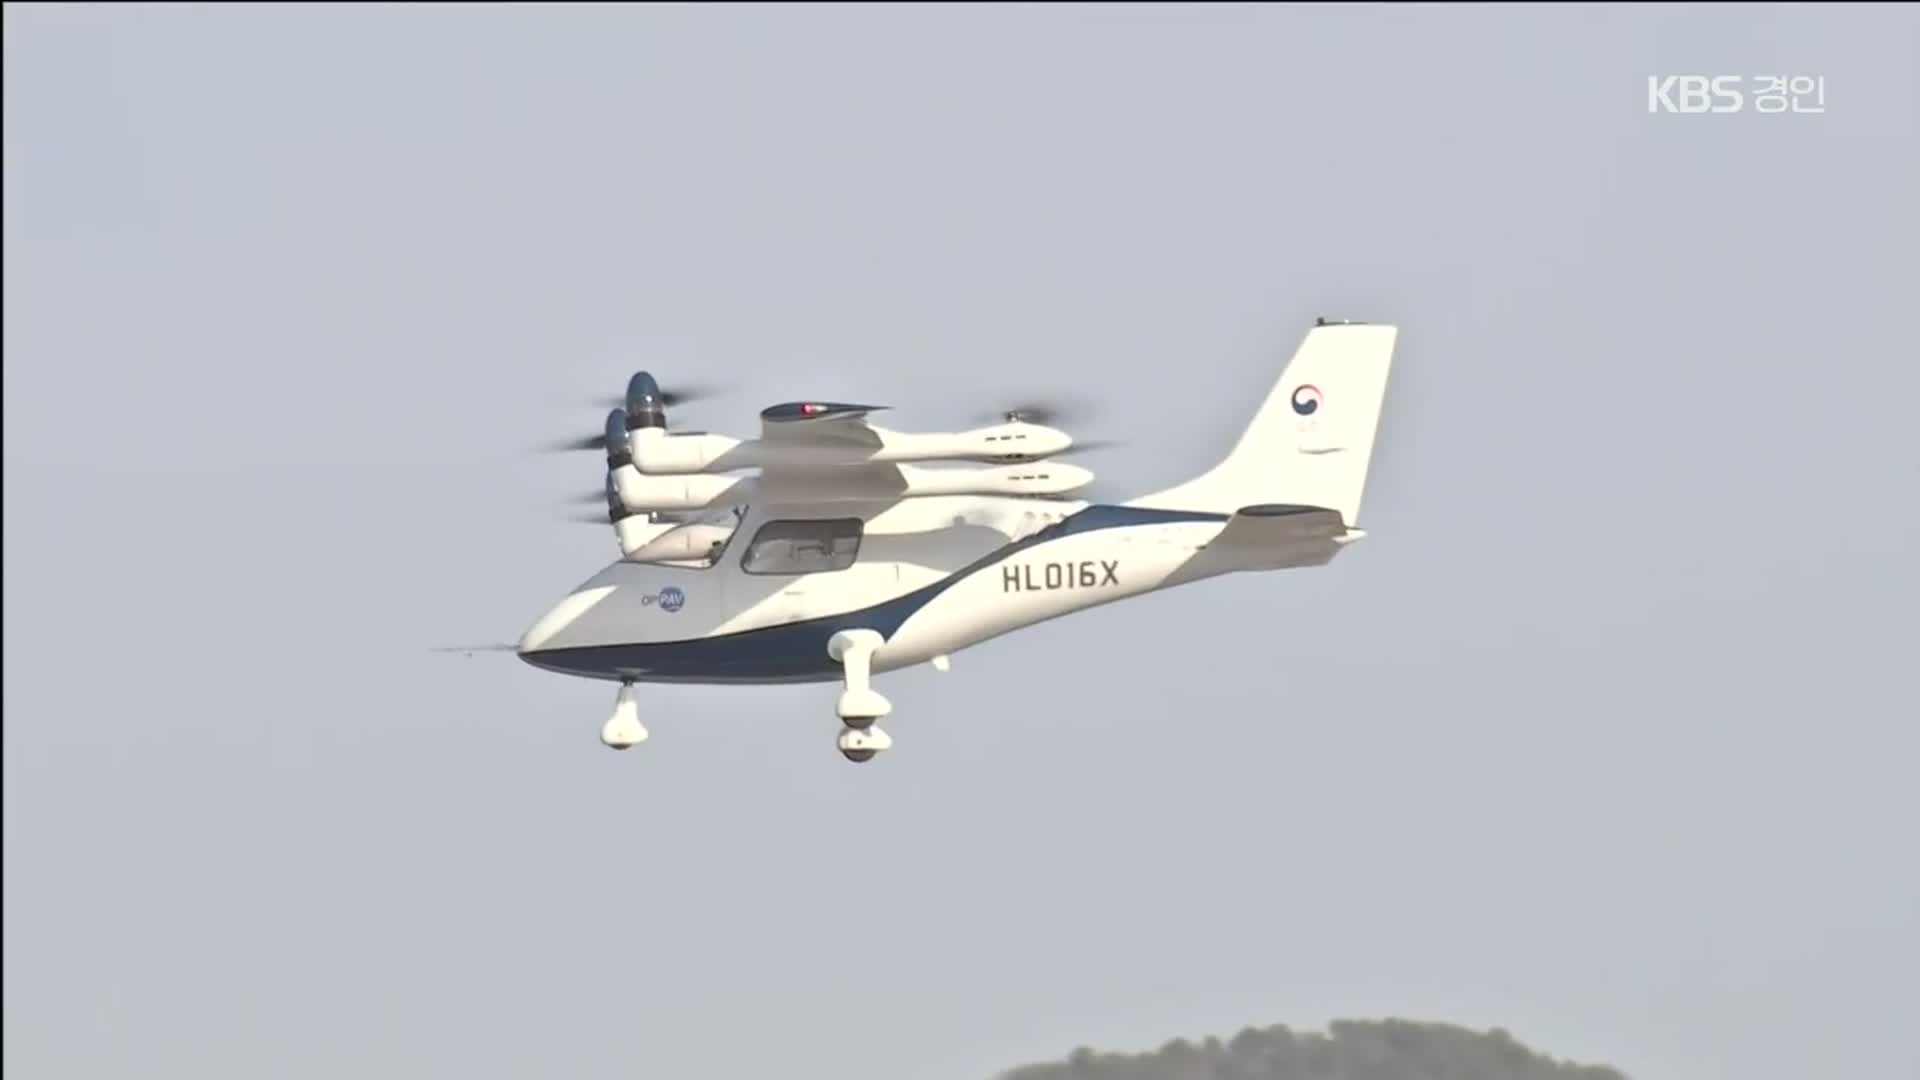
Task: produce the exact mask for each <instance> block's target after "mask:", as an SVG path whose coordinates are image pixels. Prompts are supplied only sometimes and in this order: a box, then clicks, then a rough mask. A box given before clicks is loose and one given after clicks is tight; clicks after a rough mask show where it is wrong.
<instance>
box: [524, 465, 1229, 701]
mask: <svg viewBox="0 0 1920 1080" xmlns="http://www.w3.org/2000/svg"><path fill="white" fill-rule="evenodd" d="M1225 521H1226V515H1224V514H1219V513H1209V512H1188V511H1180V510H1148V509H1139V508H1135V507H1127V506H1105V505H1092V504H1087V503H1062V502H1052V501H1044V500H1034V499H1017V498H997V497H984V496H944V497H930V498H911V499H904V500H898V501H881V502H874V503H866V504H862V503H838V504H834V505H832V506H831V507H825V506H821V505H819V504H808V505H806V506H804V507H803V506H794V507H782V506H779V505H772V506H756V507H752V508H750V509H748V510H747V511H746V513H745V515H744V517H743V518H742V519H741V521H740V524H739V527H738V528H737V529H736V530H734V532H733V535H732V536H731V537H730V538H729V539H728V541H727V543H726V545H725V546H724V547H723V548H722V549H721V550H720V552H719V554H718V556H717V558H715V559H714V560H713V561H712V563H711V564H710V565H704V566H694V565H687V564H684V563H682V564H674V565H665V564H660V563H649V562H637V561H632V560H622V561H620V562H616V563H613V564H612V565H610V566H608V567H606V568H605V569H604V570H602V571H601V572H600V573H598V574H596V575H594V577H592V578H591V579H589V580H588V581H587V582H585V583H584V584H582V585H581V586H580V587H579V588H578V589H576V590H575V591H574V592H573V593H572V594H571V595H569V596H568V597H567V598H566V599H564V600H562V601H561V602H560V603H559V604H558V605H556V606H555V607H554V608H553V610H552V611H550V612H548V613H547V614H546V615H545V616H544V617H542V618H541V619H540V620H539V621H538V622H537V623H536V624H535V625H534V626H533V628H532V629H530V630H529V631H528V632H527V634H526V636H525V638H524V639H523V640H522V641H521V644H520V654H521V656H522V657H523V658H525V659H526V660H527V661H528V662H529V663H532V664H535V665H536V666H539V667H542V668H546V669H549V670H554V671H560V672H565V673H568V674H573V675H580V676H584V677H590V678H602V679H615V680H621V681H630V682H702V683H773V682H811V681H826V680H833V679H837V678H839V677H840V666H839V664H838V663H836V662H835V660H834V659H833V658H832V657H831V656H830V655H829V653H828V648H827V642H828V641H829V639H830V638H832V636H833V635H834V634H835V633H836V632H839V631H842V630H853V629H870V630H874V631H876V632H878V633H879V634H880V635H881V636H882V637H883V638H884V639H885V644H884V645H883V646H881V648H880V649H879V650H878V652H876V653H875V655H874V657H873V669H874V670H875V671H889V670H895V669H898V668H902V667H906V666H909V665H913V664H918V663H924V662H926V661H928V660H931V659H933V658H934V657H937V656H944V655H947V654H951V653H954V652H958V651H960V650H961V649H964V648H967V647H968V646H971V645H975V644H978V643H980V642H982V641H985V640H987V639H989V638H992V637H995V636H997V635H1000V634H1004V633H1006V632H1008V631H1010V630H1015V629H1018V628H1020V627H1023V626H1031V625H1033V624H1035V623H1039V622H1044V621H1046V620H1048V619H1053V618H1057V617H1059V616H1061V615H1066V614H1069V613H1071V612H1075V611H1080V610H1083V609H1085V608H1089V607H1094V606H1096V605H1099V604H1104V603H1110V602H1112V601H1114V600H1121V599H1125V598H1127V597H1130V596H1138V595H1140V594H1141V593H1145V592H1149V591H1152V590H1154V589H1159V588H1164V587H1167V586H1169V585H1175V584H1181V583H1184V582H1188V581H1194V580H1199V579H1200V578H1204V577H1210V576H1213V575H1215V574H1219V573H1224V572H1227V571H1230V570H1233V569H1237V568H1239V567H1238V566H1237V565H1236V564H1235V561H1234V560H1233V559H1232V558H1231V557H1230V556H1228V555H1225V554H1217V555H1213V556H1209V555H1208V554H1207V552H1206V550H1205V549H1206V545H1207V544H1208V542H1209V541H1210V540H1212V539H1213V538H1214V537H1215V536H1217V535H1219V533H1220V531H1221V529H1222V527H1223V525H1224V523H1225ZM795 523H799V524H800V525H801V526H807V525H808V523H815V524H818V525H819V526H820V529H821V530H822V535H823V536H826V532H825V530H839V532H838V534H837V538H835V537H828V538H827V539H826V541H824V544H825V546H829V547H831V546H834V545H838V546H837V547H835V548H834V550H835V553H836V555H835V556H834V557H829V556H826V555H822V554H820V552H819V551H818V550H815V548H814V546H813V545H814V541H813V539H812V538H811V537H807V536H802V537H801V539H800V540H799V541H798V543H797V544H792V545H789V544H785V543H773V542H766V541H763V540H762V538H764V537H767V536H770V535H778V534H783V533H787V532H793V531H795V530H794V527H795ZM763 530H764V531H763ZM803 531H804V530H803ZM849 538H850V543H849ZM756 541H761V542H760V543H758V544H756ZM776 547H777V548H778V549H779V554H778V555H771V554H769V553H770V551H772V550H773V549H774V548H776ZM850 549H851V550H850ZM834 558H837V561H833V559H834ZM782 559H785V560H786V561H784V562H783V561H781V560H782ZM823 559H826V560H828V561H827V562H825V563H823V562H822V560H823ZM842 563H844V564H845V565H841V564H842Z"/></svg>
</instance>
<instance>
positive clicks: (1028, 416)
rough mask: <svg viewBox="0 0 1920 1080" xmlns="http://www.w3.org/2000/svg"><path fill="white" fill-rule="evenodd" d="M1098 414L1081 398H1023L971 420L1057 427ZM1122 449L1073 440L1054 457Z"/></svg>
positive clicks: (1113, 443) (1111, 443) (1115, 442)
mask: <svg viewBox="0 0 1920 1080" xmlns="http://www.w3.org/2000/svg"><path fill="white" fill-rule="evenodd" d="M1098 412H1099V409H1098V408H1097V407H1096V406H1094V405H1093V404H1092V403H1090V402H1088V401H1087V400H1085V399H1083V398H1051V397H1043V398H1022V399H1017V400H1016V401H1015V402H1014V403H1012V404H1010V405H1008V406H1006V407H1005V408H1002V409H1000V410H998V411H995V412H991V413H976V414H974V417H973V419H974V421H975V422H976V423H982V424H1015V423H1022V424H1040V425H1043V426H1045V427H1058V426H1060V425H1062V424H1074V423H1076V422H1079V421H1081V420H1085V419H1088V418H1090V417H1092V416H1094V415H1095V414H1096V413H1098ZM1069 434H1071V433H1070V432H1069ZM1125 445H1126V443H1125V442H1124V441H1122V440H1119V439H1075V440H1074V441H1073V445H1072V446H1070V447H1068V448H1067V449H1065V450H1063V451H1061V452H1060V453H1058V454H1056V455H1054V456H1055V457H1072V456H1074V455H1076V454H1086V453H1094V452H1097V451H1100V450H1112V449H1115V448H1116V447H1121V446H1125Z"/></svg>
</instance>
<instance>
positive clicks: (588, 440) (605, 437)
mask: <svg viewBox="0 0 1920 1080" xmlns="http://www.w3.org/2000/svg"><path fill="white" fill-rule="evenodd" d="M725 392H726V391H725V389H724V388H723V387H721V386H719V385H717V384H715V383H704V382H703V383H694V384H691V385H686V386H675V387H672V388H663V387H662V386H661V385H660V383H659V380H657V379H655V378H654V377H653V376H652V375H651V374H650V373H648V372H645V371H636V372H634V374H633V378H631V379H628V380H627V392H626V393H625V394H623V395H621V396H620V397H610V396H609V397H602V398H598V399H596V400H595V404H598V405H599V406H600V407H602V408H605V409H608V410H610V411H609V412H608V414H607V421H606V424H605V426H604V427H603V428H602V430H601V432H600V434H598V435H582V436H579V437H577V438H569V439H563V440H561V441H559V442H553V443H547V444H546V445H544V446H543V447H542V448H541V449H543V450H545V451H547V452H548V453H562V454H564V453H574V452H578V451H585V450H599V451H606V450H607V449H608V447H609V446H613V447H617V448H619V451H620V452H618V453H612V454H609V455H608V457H609V464H613V465H623V464H625V463H626V462H625V461H619V460H613V459H615V458H618V457H621V456H623V453H624V450H625V444H624V441H623V440H624V438H625V433H626V432H628V431H632V430H635V429H637V428H643V427H656V428H665V427H666V426H667V415H666V411H667V410H668V409H670V408H675V407H677V406H680V405H684V404H686V403H688V402H692V401H704V400H706V399H708V398H711V397H717V396H719V395H720V394H722V393H725ZM677 434H681V435H704V434H706V432H703V431H681V432H677Z"/></svg>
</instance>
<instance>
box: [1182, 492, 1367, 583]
mask: <svg viewBox="0 0 1920 1080" xmlns="http://www.w3.org/2000/svg"><path fill="white" fill-rule="evenodd" d="M1365 535H1366V534H1365V533H1363V532H1361V531H1360V530H1358V529H1349V528H1347V523H1346V522H1345V521H1344V520H1342V519H1341V517H1340V512H1339V511H1338V510H1329V509H1327V508H1325V507H1323V506H1294V505H1290V504H1285V503H1265V504H1261V505H1258V506H1243V507H1241V508H1240V509H1239V510H1236V511H1234V514H1233V516H1232V517H1230V518H1228V519H1227V526H1226V528H1224V529H1221V530H1220V535H1218V536H1216V537H1214V539H1213V541H1212V543H1211V544H1209V545H1208V546H1209V547H1214V548H1219V549H1221V550H1222V551H1223V553H1228V554H1231V555H1232V556H1233V557H1234V558H1235V559H1236V560H1242V559H1244V560H1245V561H1247V562H1249V563H1252V564H1257V565H1259V566H1262V567H1272V568H1285V567H1295V566H1324V565H1326V564H1327V563H1329V562H1332V561H1333V557H1334V556H1335V555H1338V554H1339V553H1340V549H1341V548H1343V547H1345V546H1346V545H1348V544H1350V543H1352V542H1353V541H1355V540H1358V539H1360V538H1361V537H1362V536H1365Z"/></svg>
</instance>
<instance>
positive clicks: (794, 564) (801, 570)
mask: <svg viewBox="0 0 1920 1080" xmlns="http://www.w3.org/2000/svg"><path fill="white" fill-rule="evenodd" d="M860 534H861V521H860V519H859V518H824V519H804V520H789V521H769V522H767V523H766V524H765V525H762V526H760V531H759V532H756V533H754V534H753V543H751V544H748V545H747V552H746V554H745V555H742V556H741V557H740V569H742V570H744V571H746V572H747V573H749V574H821V573H828V572H831V571H834V570H845V569H846V568H847V567H849V566H852V565H853V560H854V558H855V556H857V555H859V553H860Z"/></svg>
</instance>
